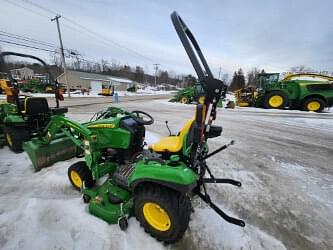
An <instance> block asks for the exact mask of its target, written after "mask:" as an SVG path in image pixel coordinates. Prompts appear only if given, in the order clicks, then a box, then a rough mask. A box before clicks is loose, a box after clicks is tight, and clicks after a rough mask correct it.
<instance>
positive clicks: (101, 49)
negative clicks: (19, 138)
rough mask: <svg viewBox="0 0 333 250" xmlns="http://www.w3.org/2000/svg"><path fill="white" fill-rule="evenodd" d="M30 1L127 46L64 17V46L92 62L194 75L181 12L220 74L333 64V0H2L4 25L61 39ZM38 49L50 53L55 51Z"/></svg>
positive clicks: (0, 25)
mask: <svg viewBox="0 0 333 250" xmlns="http://www.w3.org/2000/svg"><path fill="white" fill-rule="evenodd" d="M9 2H12V3H9ZM27 2H33V3H36V4H39V5H41V6H44V7H46V8H48V9H51V10H52V11H54V12H55V13H59V14H62V15H63V16H64V17H67V18H69V19H71V20H74V21H75V22H77V23H79V24H81V25H83V26H85V27H87V28H88V29H90V30H93V31H94V32H95V33H98V34H102V35H103V36H105V37H107V38H108V39H109V40H110V41H113V42H114V43H115V44H120V45H121V47H119V46H117V45H113V44H112V43H111V42H106V41H105V40H104V41H103V40H102V38H101V37H96V34H88V33H87V32H85V31H83V30H82V29H81V28H80V27H78V26H76V25H75V24H73V23H71V22H69V21H67V20H66V19H63V18H62V19H60V22H61V29H62V33H63V42H64V46H65V47H66V48H71V49H77V50H78V51H79V52H80V53H82V54H83V55H84V56H85V57H86V58H89V59H93V60H99V59H101V58H104V59H107V60H109V61H116V62H120V63H127V64H130V65H136V64H138V65H141V66H143V67H145V69H146V70H147V69H149V71H150V72H152V69H153V65H152V64H153V63H159V64H160V68H161V69H168V70H173V71H175V72H176V73H193V72H194V71H193V69H192V67H191V65H190V62H189V60H188V58H187V56H186V54H185V51H184V49H183V48H182V45H181V43H180V41H179V39H178V37H177V35H176V32H175V31H174V28H173V26H172V23H171V20H170V14H171V12H172V11H174V10H176V11H177V12H178V13H179V14H180V15H181V17H182V18H183V20H184V21H185V22H186V23H187V25H188V26H189V28H190V29H191V30H192V32H193V34H194V35H195V37H196V39H197V40H198V42H199V44H200V46H201V49H202V51H203V52H204V54H205V56H206V58H207V60H208V63H209V65H210V66H211V69H212V71H213V74H215V76H217V74H218V71H219V67H220V66H221V67H222V71H223V72H227V73H230V74H232V72H233V71H235V70H237V69H238V68H239V67H242V68H243V69H244V70H245V71H247V70H249V69H251V68H252V67H259V68H264V69H265V70H266V71H275V72H282V71H287V70H289V69H290V67H292V66H297V65H306V66H308V67H311V68H313V69H315V70H328V71H332V70H333V46H332V44H333V18H332V9H333V1H332V0H317V1H308V0H294V1H293V0H274V1H273V0H272V1H270V0H261V1H255V0H252V1H250V0H249V1H236V0H228V1H227V0H205V1H203V0H198V1H195V0H191V1H182V0H165V1H159V0H142V1H140V0H138V1H134V0H133V1H126V0H96V1H93V0H91V1H88V0H56V1H54V0H53V1H51V0H43V1H42V0H26V1H24V0H0V4H1V8H0V9H1V15H0V30H1V31H6V32H11V33H15V34H19V35H24V36H28V37H31V38H35V39H39V40H42V41H46V42H50V43H53V44H57V45H58V43H59V41H58V36H57V31H56V24H55V23H54V22H51V21H50V20H49V18H51V17H52V16H54V15H53V14H52V13H50V12H47V11H44V10H42V9H39V8H37V7H36V6H34V5H31V3H30V4H29V3H27ZM18 6H22V7H24V8H25V9H24V8H21V7H18ZM29 10H30V11H29ZM2 38H4V37H2ZM0 39H1V36H0ZM0 45H1V46H2V49H11V50H14V49H15V50H17V51H22V49H18V47H14V46H9V45H4V44H3V43H1V42H0ZM124 48H125V49H124ZM24 51H25V52H32V53H34V52H35V51H34V50H24ZM35 53H37V52H35ZM38 55H41V56H43V57H48V53H41V52H38Z"/></svg>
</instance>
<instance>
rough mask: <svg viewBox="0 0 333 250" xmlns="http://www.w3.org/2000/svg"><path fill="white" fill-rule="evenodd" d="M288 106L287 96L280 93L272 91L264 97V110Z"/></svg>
mask: <svg viewBox="0 0 333 250" xmlns="http://www.w3.org/2000/svg"><path fill="white" fill-rule="evenodd" d="M287 104H288V96H287V95H286V94H285V93H284V92H282V91H272V92H269V93H268V94H267V95H265V101H264V106H265V108H266V109H282V108H285V107H286V106H287Z"/></svg>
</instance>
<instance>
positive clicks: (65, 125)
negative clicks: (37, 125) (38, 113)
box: [41, 115, 92, 148]
mask: <svg viewBox="0 0 333 250" xmlns="http://www.w3.org/2000/svg"><path fill="white" fill-rule="evenodd" d="M60 131H61V132H63V133H64V134H66V135H67V136H68V137H70V138H71V139H72V141H73V142H74V143H75V145H77V146H78V147H80V148H83V147H84V142H83V140H82V138H84V140H88V141H90V139H91V136H92V133H91V131H90V130H89V129H88V128H87V127H85V126H84V125H82V124H80V123H78V122H76V121H73V120H71V119H68V118H66V117H64V116H60V115H54V116H52V117H51V120H50V122H49V123H48V125H47V126H46V127H45V129H44V131H43V134H42V136H41V141H42V143H43V144H49V143H50V142H51V140H52V139H53V138H54V137H55V136H56V134H57V133H59V132H60Z"/></svg>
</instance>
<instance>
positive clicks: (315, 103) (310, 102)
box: [302, 97, 325, 112]
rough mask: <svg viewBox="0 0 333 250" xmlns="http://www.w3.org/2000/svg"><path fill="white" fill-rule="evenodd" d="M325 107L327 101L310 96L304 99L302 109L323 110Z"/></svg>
mask: <svg viewBox="0 0 333 250" xmlns="http://www.w3.org/2000/svg"><path fill="white" fill-rule="evenodd" d="M324 108H325V102H324V100H322V99H321V98H316V97H312V98H308V99H306V100H305V101H304V103H303V105H302V109H303V110H304V111H314V112H322V111H323V110H324Z"/></svg>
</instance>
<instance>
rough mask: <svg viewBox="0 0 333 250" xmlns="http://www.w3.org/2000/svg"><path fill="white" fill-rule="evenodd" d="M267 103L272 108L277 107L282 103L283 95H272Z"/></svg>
mask: <svg viewBox="0 0 333 250" xmlns="http://www.w3.org/2000/svg"><path fill="white" fill-rule="evenodd" d="M268 104H269V106H271V107H272V108H278V107H280V106H281V105H282V104H283V97H282V96H279V95H273V96H271V97H270V98H269V100H268Z"/></svg>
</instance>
